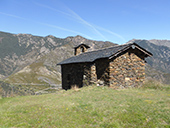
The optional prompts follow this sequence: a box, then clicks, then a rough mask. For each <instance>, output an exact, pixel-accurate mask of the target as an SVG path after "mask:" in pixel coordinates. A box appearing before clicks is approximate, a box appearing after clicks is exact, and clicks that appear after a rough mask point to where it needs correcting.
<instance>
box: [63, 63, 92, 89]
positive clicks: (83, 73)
mask: <svg viewBox="0 0 170 128" xmlns="http://www.w3.org/2000/svg"><path fill="white" fill-rule="evenodd" d="M61 69H62V88H63V89H66V90H67V89H70V88H71V87H73V86H77V87H79V88H81V87H83V86H87V85H89V84H90V80H91V64H90V63H82V64H66V65H62V66H61Z"/></svg>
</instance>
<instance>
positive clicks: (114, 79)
mask: <svg viewBox="0 0 170 128" xmlns="http://www.w3.org/2000/svg"><path fill="white" fill-rule="evenodd" d="M82 47H83V48H84V50H78V49H83V48H82ZM87 48H89V46H87V45H84V44H82V45H79V46H78V47H75V55H76V56H73V57H71V58H68V59H66V60H64V61H62V62H60V63H59V64H58V65H61V71H62V88H63V89H66V90H67V89H70V88H71V87H73V86H77V87H83V86H88V85H91V84H97V85H98V86H100V85H106V86H110V87H113V88H125V87H136V86H140V85H141V84H142V83H143V82H144V80H145V63H146V61H145V58H146V57H148V56H152V53H150V52H148V51H147V50H145V49H144V48H142V47H140V46H139V45H137V44H136V43H130V44H124V45H116V46H113V47H109V48H105V49H101V50H96V51H91V52H85V51H86V50H87ZM79 51H81V53H80V52H79Z"/></svg>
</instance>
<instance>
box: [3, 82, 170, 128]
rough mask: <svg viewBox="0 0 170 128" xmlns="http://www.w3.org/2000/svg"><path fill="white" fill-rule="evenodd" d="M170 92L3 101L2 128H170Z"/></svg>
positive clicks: (89, 91)
mask: <svg viewBox="0 0 170 128" xmlns="http://www.w3.org/2000/svg"><path fill="white" fill-rule="evenodd" d="M169 91H170V88H169V87H168V86H165V85H159V84H148V85H145V86H143V88H140V89H135V88H133V89H122V90H114V89H111V88H108V87H94V86H89V87H84V88H81V89H73V90H69V91H59V92H57V93H53V94H47V95H40V96H24V97H15V98H3V99H0V104H1V105H0V126H1V127H17V128H19V127H25V128H27V127H36V128H37V127H69V128H70V127H72V128H75V127H76V128H81V127H88V128H90V127H93V128H94V127H96V128H100V127H101V128H103V127H105V128H110V127H116V128H120V127H131V128H135V127H138V128H143V127H145V128H154V127H170V111H169V109H170V98H169V97H170V94H169Z"/></svg>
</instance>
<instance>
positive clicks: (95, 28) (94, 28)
mask: <svg viewBox="0 0 170 128" xmlns="http://www.w3.org/2000/svg"><path fill="white" fill-rule="evenodd" d="M36 4H37V5H39V6H41V7H44V8H47V9H50V10H52V11H56V12H59V13H61V14H63V15H66V16H68V17H71V18H73V19H75V20H76V21H77V22H79V23H81V24H84V25H85V26H86V27H88V29H91V31H93V32H94V33H95V34H96V35H99V36H100V37H102V38H103V39H104V40H107V38H106V37H105V36H104V35H103V34H102V33H101V32H100V31H99V30H101V31H105V32H107V33H109V34H111V35H113V36H116V37H117V38H120V39H121V40H123V41H125V39H124V38H123V37H122V36H121V35H119V34H117V33H115V32H112V31H110V30H108V29H105V28H102V27H99V26H96V25H92V24H90V23H89V22H87V21H86V20H84V19H83V18H82V17H81V16H80V15H78V14H77V13H76V12H74V11H73V10H71V9H70V8H68V7H67V6H66V5H62V6H63V7H64V8H65V9H66V10H67V11H68V13H66V12H63V11H60V10H57V9H55V8H52V7H49V6H47V5H42V4H39V3H36ZM86 36H87V35H86Z"/></svg>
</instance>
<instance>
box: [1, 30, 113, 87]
mask: <svg viewBox="0 0 170 128" xmlns="http://www.w3.org/2000/svg"><path fill="white" fill-rule="evenodd" d="M80 43H85V44H87V45H89V46H90V47H91V48H90V50H94V49H100V48H104V47H109V46H113V45H115V44H113V43H111V42H103V41H94V40H88V39H85V38H83V37H81V36H79V35H78V36H75V37H67V38H64V39H61V38H56V37H54V36H52V35H49V36H46V37H40V36H33V35H30V34H10V33H4V32H0V55H1V56H0V76H1V78H2V79H4V78H5V80H4V81H5V82H7V83H12V84H16V85H18V84H21V85H28V84H31V85H38V84H40V85H44V84H50V85H56V84H60V81H61V74H60V72H61V71H60V66H57V65H56V64H57V63H59V62H60V61H62V60H64V59H67V58H69V57H71V56H73V55H74V53H73V52H74V47H75V46H77V45H78V44H80Z"/></svg>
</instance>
